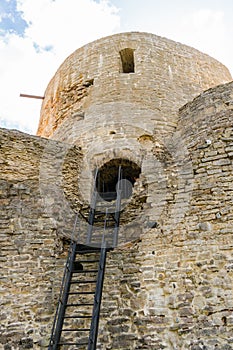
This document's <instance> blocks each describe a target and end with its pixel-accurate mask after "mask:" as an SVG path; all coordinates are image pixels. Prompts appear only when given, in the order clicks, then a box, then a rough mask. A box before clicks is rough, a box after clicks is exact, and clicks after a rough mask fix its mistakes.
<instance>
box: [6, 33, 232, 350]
mask: <svg viewBox="0 0 233 350" xmlns="http://www.w3.org/2000/svg"><path fill="white" fill-rule="evenodd" d="M230 81H231V76H230V74H229V72H228V70H227V69H226V68H225V67H224V66H223V65H222V64H221V63H219V62H218V61H216V60H214V59H213V58H211V57H209V56H207V55H205V54H203V53H201V52H199V51H197V50H195V49H193V48H190V47H188V46H185V45H182V44H179V43H176V42H173V41H171V40H168V39H165V38H161V37H157V36H155V35H152V34H147V33H122V34H117V35H113V36H110V37H106V38H103V39H100V40H98V41H95V42H93V43H90V44H88V45H86V46H84V47H82V48H80V49H78V50H77V51H75V52H74V53H73V54H72V55H70V56H69V57H68V58H67V59H66V60H65V62H64V63H63V64H62V65H61V66H60V67H59V69H58V70H57V72H56V74H55V75H54V77H53V78H52V80H51V81H50V83H49V85H48V87H47V89H46V91H45V96H44V100H43V104H42V109H41V118H40V123H39V128H38V136H37V137H33V136H29V135H25V134H22V133H18V132H14V131H8V130H1V135H2V137H1V147H2V151H3V152H2V154H3V156H4V158H3V161H2V163H1V167H2V172H1V173H2V176H1V178H2V180H1V183H2V187H1V188H2V190H1V196H2V203H3V211H2V213H3V217H2V219H3V226H2V228H1V231H0V233H1V239H2V247H3V254H2V261H3V269H2V270H3V283H4V284H3V291H4V293H3V296H4V303H5V304H4V305H6V308H7V309H8V311H6V310H5V311H4V310H3V311H2V319H3V321H4V327H3V331H2V339H3V340H2V344H4V346H5V347H4V346H3V348H4V349H5V350H6V349H9V350H10V349H18V348H19V349H24V348H30V347H33V346H34V348H35V349H36V348H43V347H44V346H45V347H46V345H47V342H48V337H49V334H50V328H51V324H52V320H53V315H54V309H55V305H56V300H57V296H58V293H59V283H60V280H61V276H62V268H63V264H64V259H65V256H66V250H67V245H66V242H67V239H69V237H70V232H71V229H72V223H73V219H74V214H75V213H76V212H79V213H80V214H81V217H82V219H81V225H82V224H83V225H84V226H85V218H86V217H87V213H88V209H89V206H90V193H91V191H92V187H93V178H94V171H95V169H96V168H98V169H99V170H100V172H101V173H102V174H103V176H105V184H107V187H108V188H111V187H112V186H113V185H114V180H113V178H114V177H115V172H116V169H117V168H118V166H119V165H121V166H122V168H123V169H124V171H125V173H126V174H127V180H128V182H129V183H130V185H131V187H132V188H131V192H132V193H131V194H130V195H129V196H127V199H126V200H125V202H124V205H123V208H122V215H121V225H120V232H119V246H118V247H117V248H115V249H114V250H113V251H112V252H110V253H109V256H108V261H107V268H106V277H105V284H104V295H103V304H102V317H101V319H100V330H99V345H98V346H99V349H101V350H102V349H125V350H131V349H132V350H133V349H191V350H195V349H208V350H209V349H231V348H232V349H233V339H232V334H233V327H232V325H233V316H232V310H233V272H232V271H233V270H232V233H233V229H232V227H233V225H232V224H233V216H232V207H233V197H232V196H233V191H232V188H233V186H232V180H233V178H232V170H233V160H232V159H233V128H232V124H233V123H232V122H233V117H232V109H233V85H232V83H231V82H230ZM6 160H7V161H6ZM101 185H102V183H100V186H101Z"/></svg>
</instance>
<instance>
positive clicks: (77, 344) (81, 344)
mask: <svg viewBox="0 0 233 350" xmlns="http://www.w3.org/2000/svg"><path fill="white" fill-rule="evenodd" d="M58 345H76V346H83V345H88V342H85V343H64V342H62V343H59V344H58Z"/></svg>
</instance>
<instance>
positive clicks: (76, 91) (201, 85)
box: [38, 32, 231, 137]
mask: <svg viewBox="0 0 233 350" xmlns="http://www.w3.org/2000/svg"><path fill="white" fill-rule="evenodd" d="M125 48H130V49H132V50H133V55H134V72H130V73H122V67H121V66H122V64H121V58H120V51H121V50H122V49H125ZM229 80H231V76H230V74H229V71H228V70H227V69H226V68H225V67H224V66H223V65H222V64H221V63H219V62H218V61H216V60H214V59H213V58H211V57H209V56H207V55H205V54H203V53H201V52H199V51H197V50H195V49H193V48H190V47H188V46H185V45H182V44H180V43H176V42H174V41H171V40H168V39H165V38H161V37H158V36H156V35H153V34H148V33H137V32H135V33H122V34H117V35H113V36H109V37H106V38H102V39H100V40H97V41H94V42H92V43H90V44H87V45H85V46H83V47H82V48H80V49H78V50H76V51H75V52H74V53H73V54H71V55H70V56H69V57H68V58H67V59H66V60H65V61H64V63H63V64H62V65H61V66H60V68H59V69H58V70H57V72H56V74H55V75H54V77H53V78H52V80H51V81H50V83H49V85H48V87H47V89H46V92H45V98H44V101H43V105H42V109H41V119H40V124H39V128H38V135H42V136H46V137H51V136H52V135H53V133H54V132H55V130H56V129H57V128H58V127H59V126H60V125H61V124H62V123H63V121H64V120H66V119H67V118H70V117H73V119H75V120H76V121H79V120H83V118H84V120H86V119H88V117H89V113H90V114H91V116H90V117H91V119H92V121H94V120H93V118H94V119H95V118H97V119H98V109H100V108H101V112H102V115H104V121H105V123H106V122H107V123H109V122H110V123H111V122H112V120H114V121H117V119H118V118H119V117H123V118H125V120H126V119H127V120H128V121H129V120H130V119H131V118H133V117H134V118H135V116H136V114H135V108H136V109H137V110H138V120H137V122H139V121H140V119H141V118H144V119H146V118H149V119H151V118H150V117H149V116H148V117H147V116H146V115H145V114H144V113H140V111H141V112H142V110H152V111H154V118H152V119H154V120H158V118H162V119H164V118H165V121H166V123H165V125H166V126H167V128H168V131H169V130H170V129H171V130H174V123H176V120H177V110H178V108H179V107H181V106H182V105H184V104H185V103H186V102H188V101H189V100H191V99H192V98H193V97H195V96H197V95H198V94H199V93H200V92H202V91H203V90H205V89H207V88H209V87H212V86H215V85H217V84H221V83H224V82H227V81H229ZM113 102H114V103H113ZM110 104H111V111H110V108H109V105H110ZM124 104H128V106H130V105H131V107H132V108H133V112H131V113H130V111H129V110H128V109H126V110H125V107H124ZM96 110H97V112H96ZM93 112H94V113H93ZM93 114H94V116H93ZM67 125H69V123H67V124H66V125H65V126H67ZM81 127H82V125H81ZM65 132H66V128H65V127H64V126H63V134H64V133H65ZM66 136H68V134H67V135H66Z"/></svg>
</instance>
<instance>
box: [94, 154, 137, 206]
mask: <svg viewBox="0 0 233 350" xmlns="http://www.w3.org/2000/svg"><path fill="white" fill-rule="evenodd" d="M119 168H120V169H121V178H120V181H119ZM140 173H141V168H140V167H139V166H138V165H137V164H136V163H134V162H132V161H130V160H128V159H122V158H115V159H111V160H110V161H109V162H107V163H105V164H104V165H103V166H102V167H101V168H100V169H99V172H98V176H97V179H96V189H97V191H98V193H99V194H100V196H101V197H102V198H104V199H105V200H108V198H109V200H113V199H115V198H116V191H117V186H120V188H121V190H122V196H121V198H130V197H131V195H132V190H133V186H134V183H135V181H136V180H137V178H138V177H139V175H140Z"/></svg>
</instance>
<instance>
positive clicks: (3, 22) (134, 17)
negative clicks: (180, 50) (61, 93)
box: [0, 0, 233, 134]
mask: <svg viewBox="0 0 233 350" xmlns="http://www.w3.org/2000/svg"><path fill="white" fill-rule="evenodd" d="M232 18H233V1H232V0H0V127H4V128H9V129H18V130H21V131H24V132H27V133H30V134H36V130H37V126H38V122H39V116H40V108H41V101H42V100H40V99H31V98H23V97H20V94H29V95H37V96H43V95H44V91H45V89H46V87H47V85H48V83H49V81H50V79H51V78H52V76H53V75H54V74H55V72H56V70H57V69H58V67H59V66H60V65H61V63H62V62H63V61H64V59H65V58H66V57H67V56H68V55H70V54H71V53H72V52H73V51H75V50H76V49H78V48H79V47H81V46H83V45H85V44H88V43H89V42H91V41H93V40H96V39H99V38H101V37H104V36H107V35H112V34H115V33H121V32H128V31H140V32H148V33H153V34H156V35H159V36H162V37H166V38H168V39H172V40H174V41H178V42H180V43H182V44H186V45H189V46H192V47H194V48H196V49H198V50H200V51H202V52H204V53H207V54H208V55H210V56H212V57H214V58H216V59H217V60H219V61H220V62H222V63H223V64H225V65H226V66H227V67H228V68H229V70H230V72H231V74H232V75H233V21H232Z"/></svg>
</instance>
